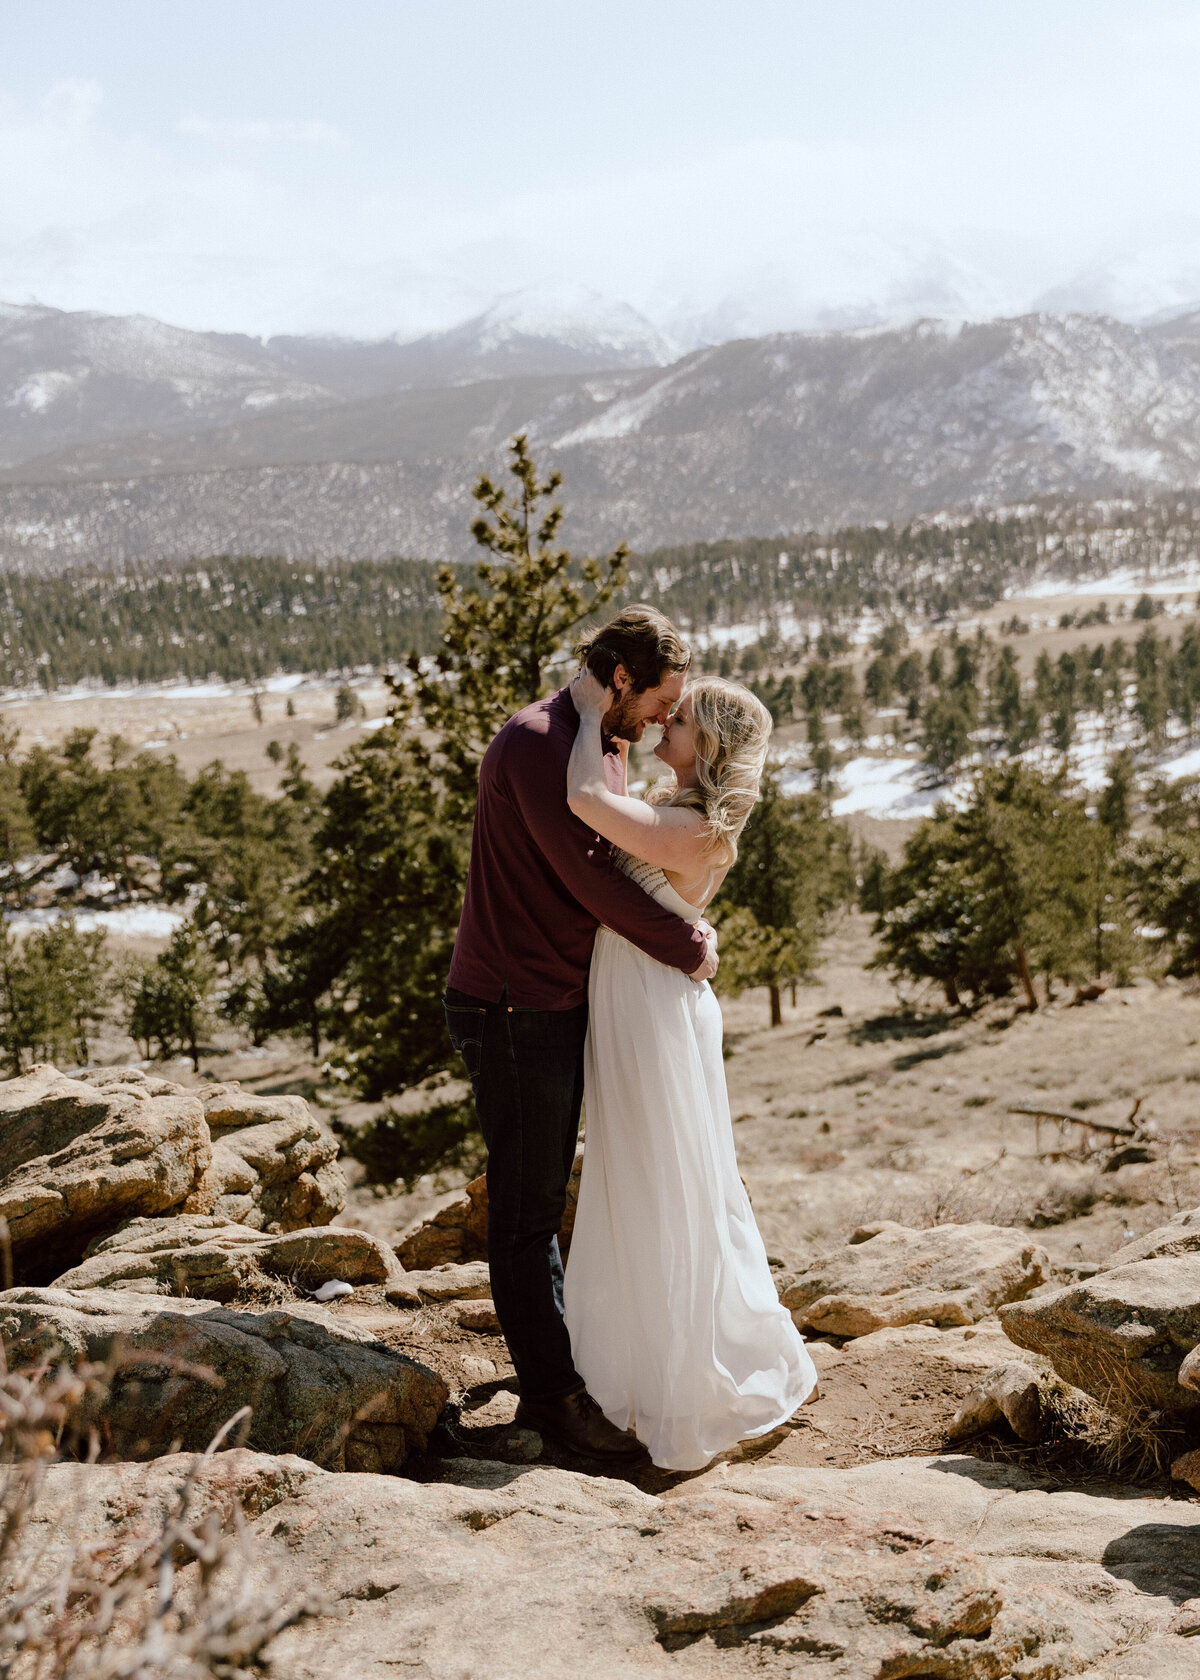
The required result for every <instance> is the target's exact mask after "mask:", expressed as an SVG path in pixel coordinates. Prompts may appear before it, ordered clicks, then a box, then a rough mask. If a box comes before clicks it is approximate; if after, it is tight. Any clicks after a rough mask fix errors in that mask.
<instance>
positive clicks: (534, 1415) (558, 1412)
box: [515, 1388, 645, 1459]
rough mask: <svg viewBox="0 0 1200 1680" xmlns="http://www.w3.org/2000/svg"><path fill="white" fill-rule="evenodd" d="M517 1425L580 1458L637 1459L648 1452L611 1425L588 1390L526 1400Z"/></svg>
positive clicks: (630, 1437)
mask: <svg viewBox="0 0 1200 1680" xmlns="http://www.w3.org/2000/svg"><path fill="white" fill-rule="evenodd" d="M515 1422H516V1423H518V1424H519V1425H520V1426H521V1427H522V1428H523V1429H536V1430H537V1432H538V1434H539V1435H545V1436H546V1438H547V1440H550V1441H553V1442H554V1444H555V1446H558V1447H565V1448H566V1450H567V1451H568V1452H573V1453H578V1454H579V1456H580V1458H606V1459H620V1458H637V1457H638V1456H639V1455H640V1454H641V1453H643V1452H644V1451H645V1448H644V1447H643V1446H642V1444H641V1442H640V1441H637V1440H635V1439H634V1437H633V1436H632V1435H623V1434H622V1433H621V1431H620V1430H619V1429H617V1428H615V1427H614V1426H613V1425H612V1424H611V1423H609V1421H608V1419H607V1418H606V1417H605V1415H604V1413H603V1412H602V1411H601V1410H600V1408H599V1406H598V1405H597V1404H596V1402H595V1401H594V1400H593V1399H592V1397H591V1395H590V1394H589V1393H588V1391H587V1389H586V1388H577V1389H576V1390H575V1392H574V1393H573V1394H564V1395H562V1396H561V1397H560V1398H559V1399H557V1400H522V1401H521V1402H520V1404H519V1405H518V1406H517V1415H516V1419H515Z"/></svg>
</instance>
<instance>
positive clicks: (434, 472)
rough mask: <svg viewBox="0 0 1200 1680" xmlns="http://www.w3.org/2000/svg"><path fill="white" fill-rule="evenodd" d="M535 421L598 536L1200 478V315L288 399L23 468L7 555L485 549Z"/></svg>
mask: <svg viewBox="0 0 1200 1680" xmlns="http://www.w3.org/2000/svg"><path fill="white" fill-rule="evenodd" d="M484 330H485V329H483V328H474V329H473V336H472V340H471V341H472V343H474V344H476V345H479V344H480V343H482V342H483V334H484ZM514 336H515V337H516V338H517V339H520V338H521V337H523V336H528V337H535V338H536V335H532V334H531V335H524V334H522V333H521V332H519V331H518V332H516V333H515V335H514ZM499 342H500V343H503V342H505V340H504V339H503V337H501V339H500V340H499ZM399 348H403V347H399ZM614 354H615V352H614ZM517 430H525V431H527V432H528V433H529V434H530V437H531V439H532V440H533V443H534V445H535V448H536V450H537V453H538V456H539V459H540V460H541V461H542V462H543V463H544V464H554V465H557V466H559V467H561V468H562V470H563V472H564V475H565V486H566V488H565V495H566V500H567V505H568V510H569V538H570V540H571V541H572V542H574V543H576V544H578V545H579V546H589V547H596V546H599V545H602V544H607V543H610V542H615V541H617V540H622V539H623V540H627V541H630V542H631V543H633V544H635V545H637V546H639V547H642V548H645V547H652V546H655V545H659V544H669V543H672V542H690V541H696V540H705V539H713V538H719V537H724V536H743V535H748V534H759V535H770V534H772V533H780V534H783V533H787V532H790V531H794V530H797V529H812V528H821V527H827V526H832V525H837V524H843V523H856V522H862V521H871V520H903V519H905V518H908V517H910V516H911V515H914V514H920V513H928V512H931V511H935V510H938V509H942V508H955V507H964V506H975V507H978V506H996V505H1000V504H1012V503H1014V502H1022V501H1025V500H1028V499H1030V498H1033V497H1036V496H1041V495H1068V496H1084V497H1094V496H1107V495H1110V494H1121V493H1124V492H1127V491H1135V492H1139V493H1140V492H1144V491H1146V490H1147V489H1149V490H1152V491H1155V490H1157V491H1164V492H1166V491H1170V490H1174V489H1196V488H1200V312H1196V311H1192V312H1185V313H1183V314H1180V315H1178V316H1173V317H1171V318H1169V319H1167V320H1165V321H1157V322H1154V323H1151V324H1149V325H1145V326H1140V327H1139V326H1133V325H1130V324H1128V323H1125V322H1121V321H1116V320H1112V319H1109V318H1105V317H1101V316H1092V315H1069V314H1068V315H1064V314H1050V313H1042V314H1035V315H1027V316H1022V317H1018V318H1016V319H1005V320H995V321H987V322H976V323H957V324H955V323H947V322H940V321H921V322H916V323H913V324H910V325H908V326H903V327H888V328H860V329H857V330H855V331H850V332H813V333H778V334H774V335H771V336H767V337H762V338H752V339H742V340H737V341H734V342H731V343H727V344H722V345H718V346H716V347H713V348H709V349H702V350H697V351H694V352H693V353H691V354H690V355H687V356H684V357H681V358H680V359H679V360H677V361H675V362H673V363H671V364H670V365H669V366H666V367H648V368H642V369H640V370H638V369H625V370H623V371H615V372H587V373H560V374H556V375H545V376H541V377H520V378H499V377H491V378H488V379H486V380H480V381H477V382H475V383H470V384H450V383H445V384H443V385H441V386H440V387H436V388H435V387H431V386H422V387H420V388H418V387H416V386H413V387H410V388H408V389H404V390H395V389H393V390H391V391H389V392H386V393H384V394H382V395H373V396H370V397H366V398H363V397H358V398H353V399H349V398H343V399H342V400H340V401H328V400H326V401H312V400H307V399H306V400H305V401H303V402H296V403H290V404H288V403H282V402H280V403H277V404H276V405H274V406H273V407H268V408H265V409H263V410H262V411H260V412H259V413H257V414H248V413H246V412H244V411H243V413H242V415H241V417H240V418H239V419H238V421H237V423H236V424H235V425H226V426H212V425H208V426H193V427H191V428H188V429H184V428H182V427H180V428H177V429H176V430H175V431H174V432H171V433H169V434H167V433H164V432H158V433H156V434H154V435H153V436H152V437H149V436H147V435H145V434H141V435H132V436H127V437H124V438H120V439H112V440H111V441H106V442H100V443H96V444H89V445H86V446H81V447H79V448H77V449H75V450H68V451H60V452H59V453H57V454H56V455H53V456H43V457H42V458H41V459H39V460H37V461H35V462H29V463H28V464H27V465H26V466H24V467H22V468H17V469H11V470H9V471H8V472H6V473H0V558H3V557H7V558H8V559H9V560H21V561H23V562H25V563H31V564H38V563H41V564H55V563H62V562H63V561H64V560H66V559H69V558H84V557H86V558H92V559H98V560H107V559H116V558H120V557H133V556H141V557H144V558H146V559H152V558H154V557H156V556H160V555H161V556H168V555H180V556H183V555H188V554H197V553H205V552H208V553H214V552H215V553H220V552H241V553H248V552H266V553H281V552H283V553H289V554H294V555H296V556H298V557H299V556H308V555H312V556H317V557H320V556H334V555H353V556H364V557H365V556H381V555H388V554H395V553H409V554H426V555H445V556H448V557H456V556H461V555H463V554H465V553H468V552H469V551H470V546H471V545H470V538H469V535H468V532H469V524H470V498H469V491H470V486H471V483H472V482H473V480H474V478H475V477H476V475H477V474H478V472H479V471H480V470H481V469H484V468H486V469H487V470H489V471H493V472H494V471H495V470H496V469H497V467H498V466H499V465H500V462H501V458H502V452H503V447H504V444H505V441H506V439H507V438H509V437H511V435H512V434H513V433H514V432H515V431H517Z"/></svg>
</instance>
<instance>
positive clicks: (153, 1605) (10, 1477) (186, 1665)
mask: <svg viewBox="0 0 1200 1680" xmlns="http://www.w3.org/2000/svg"><path fill="white" fill-rule="evenodd" d="M109 1375H110V1373H109V1372H107V1371H106V1370H105V1369H103V1368H101V1367H77V1368H74V1369H73V1368H71V1367H70V1366H65V1365H64V1366H60V1367H58V1368H54V1367H52V1366H50V1365H48V1364H43V1365H40V1366H37V1367H33V1368H30V1369H26V1370H18V1371H13V1372H5V1373H4V1374H3V1375H0V1440H2V1463H0V1590H2V1597H0V1674H2V1675H4V1676H5V1680H167V1677H168V1676H169V1677H170V1680H250V1677H251V1676H253V1675H255V1674H258V1673H261V1671H262V1665H263V1662H264V1658H265V1653H266V1651H267V1648H268V1646H269V1645H270V1643H271V1641H272V1639H274V1637H275V1636H276V1635H277V1634H278V1633H279V1632H280V1631H281V1630H282V1629H283V1628H285V1627H289V1626H291V1625H292V1624H293V1623H295V1622H297V1621H300V1620H301V1619H303V1618H305V1617H307V1616H309V1615H311V1614H313V1613H315V1611H316V1609H317V1606H316V1604H315V1602H313V1601H312V1600H311V1599H310V1598H309V1597H308V1596H307V1595H297V1594H294V1593H291V1594H287V1593H281V1592H275V1591H273V1590H271V1588H270V1587H267V1588H265V1589H264V1588H263V1587H262V1586H261V1585H256V1584H255V1583H254V1575H253V1571H252V1569H251V1567H250V1565H251V1558H250V1555H249V1550H248V1544H247V1539H246V1535H245V1532H244V1528H243V1525H242V1522H241V1513H240V1510H238V1509H237V1508H236V1507H235V1509H234V1512H233V1514H232V1517H231V1519H229V1520H226V1521H223V1520H222V1518H221V1516H220V1514H219V1512H217V1511H215V1510H213V1509H208V1510H204V1509H201V1508H200V1506H201V1505H202V1500H201V1499H200V1498H199V1496H198V1492H197V1486H196V1479H197V1473H198V1471H199V1470H200V1468H201V1466H202V1465H203V1464H204V1462H205V1460H207V1459H209V1458H211V1456H212V1454H213V1453H215V1452H216V1451H217V1450H218V1448H219V1447H220V1446H221V1445H222V1442H223V1439H224V1437H225V1436H226V1435H227V1434H228V1433H229V1431H230V1430H231V1429H233V1428H234V1427H236V1425H237V1424H238V1423H239V1422H240V1421H241V1420H242V1417H243V1415H244V1411H245V1409H243V1412H241V1413H238V1414H236V1415H235V1416H234V1417H233V1418H231V1419H229V1421H228V1423H226V1424H225V1426H224V1427H223V1428H222V1430H221V1431H220V1433H219V1435H218V1436H217V1437H216V1438H215V1439H214V1440H213V1442H212V1443H211V1444H210V1446H209V1448H208V1450H207V1452H206V1453H204V1454H199V1455H197V1456H196V1458H195V1459H194V1460H193V1462H192V1465H191V1468H190V1469H189V1470H188V1472H187V1473H186V1475H185V1476H184V1477H183V1480H182V1482H181V1484H180V1486H179V1488H178V1489H177V1490H176V1492H175V1494H174V1496H173V1498H171V1499H170V1500H169V1501H168V1504H167V1508H166V1510H165V1513H163V1514H162V1515H161V1516H160V1517H157V1518H154V1519H151V1518H149V1517H148V1518H146V1519H145V1521H144V1525H143V1527H142V1528H141V1529H140V1530H139V1531H135V1532H134V1533H132V1534H131V1535H127V1536H126V1537H125V1538H124V1541H123V1544H122V1546H121V1548H120V1551H119V1555H114V1553H113V1550H112V1548H111V1547H110V1546H109V1545H107V1544H106V1543H105V1541H104V1539H103V1538H102V1537H97V1536H95V1535H88V1534H83V1533H80V1534H63V1533H61V1532H58V1531H55V1532H54V1533H53V1545H52V1548H51V1546H50V1545H48V1544H47V1543H45V1542H39V1540H38V1538H37V1530H38V1528H39V1527H44V1526H45V1525H44V1524H41V1525H39V1524H38V1523H37V1522H36V1521H35V1519H36V1517H37V1513H38V1506H39V1500H42V1499H44V1497H45V1495H46V1481H47V1472H48V1470H49V1468H50V1466H51V1465H52V1464H53V1463H54V1462H55V1461H56V1459H57V1458H58V1457H59V1454H60V1451H61V1449H62V1448H63V1447H64V1446H66V1445H70V1446H71V1447H72V1448H73V1449H74V1451H75V1453H76V1454H77V1455H81V1456H84V1457H85V1458H86V1459H87V1460H89V1461H94V1459H95V1456H96V1450H97V1448H96V1442H95V1440H94V1439H93V1440H92V1441H90V1442H85V1441H80V1440H79V1438H78V1432H77V1429H76V1422H75V1420H76V1419H77V1418H78V1416H79V1415H80V1411H81V1408H82V1406H83V1404H84V1401H85V1400H86V1399H87V1398H88V1396H89V1393H90V1392H91V1391H92V1390H94V1389H95V1388H96V1387H99V1386H103V1385H104V1383H105V1382H106V1380H107V1378H108V1376H109Z"/></svg>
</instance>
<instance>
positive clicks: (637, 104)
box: [0, 0, 1200, 336]
mask: <svg viewBox="0 0 1200 1680" xmlns="http://www.w3.org/2000/svg"><path fill="white" fill-rule="evenodd" d="M570 284H573V285H576V286H578V285H586V286H589V287H592V288H594V289H595V290H597V291H598V292H600V293H603V294H605V295H607V296H612V297H617V298H623V299H626V300H628V301H629V302H631V303H632V304H634V305H635V306H636V307H638V308H640V309H642V310H643V311H645V312H646V313H647V314H649V315H650V316H651V317H652V318H653V319H654V320H656V321H657V322H659V323H660V324H663V325H666V326H667V327H668V328H669V329H670V330H674V331H676V332H678V333H682V334H684V335H685V336H688V335H692V336H695V335H696V334H701V335H703V334H708V335H719V334H722V333H726V332H731V331H734V330H749V331H754V330H765V329H768V328H771V327H791V326H806V325H814V324H822V323H834V324H836V323H840V322H846V323H853V322H857V321H862V320H869V319H874V318H879V317H881V316H882V317H894V316H903V315H912V314H914V313H917V312H938V311H942V312H946V313H958V312H964V313H972V314H977V315H978V314H989V313H996V312H1011V311H1013V310H1017V309H1023V308H1027V307H1029V306H1030V305H1032V304H1033V303H1035V302H1039V301H1040V302H1050V303H1052V304H1055V305H1060V306H1061V305H1074V306H1082V307H1109V308H1112V309H1114V310H1116V311H1118V312H1121V313H1125V314H1129V315H1136V314H1143V313H1147V312H1149V311H1152V310H1156V309H1162V308H1165V307H1172V306H1179V305H1182V304H1184V303H1187V302H1189V301H1198V302H1200V0H836V3H832V0H817V3H815V4H810V3H809V0H738V3H737V4H736V5H734V4H730V3H728V0H723V3H720V4H718V3H716V0H508V4H503V5H502V4H497V0H232V3H231V0H36V3H33V4H31V3H30V0H0V299H7V300H9V301H16V302H22V301H27V300H29V299H31V298H36V299H38V300H40V301H43V302H46V303H52V304H56V305H60V306H62V307H67V308H95V309H103V310H111V311H115V312H120V313H125V312H130V311H134V310H140V311H144V312H146V313H149V314H153V315H158V316H161V317H163V318H165V319H168V320H172V321H177V322H179V323H181V324H183V325H187V326H196V327H220V328H240V329H243V330H247V331H252V332H271V331H280V330H282V331H294V330H300V331H304V330H333V331H340V332H347V333H355V334H375V333H384V332H391V331H396V330H400V331H403V332H416V331H420V330H425V329H428V328H430V327H435V326H442V325H448V324H450V323H451V322H452V321H455V320H457V319H460V318H462V317H463V316H465V315H467V314H469V313H472V312H473V311H475V310H477V309H479V308H482V307H483V306H485V305H486V304H487V303H488V302H489V301H490V300H491V299H492V298H493V297H495V296H496V295H497V294H500V293H505V292H509V291H512V290H516V289H520V288H524V287H529V286H550V287H559V286H562V285H570Z"/></svg>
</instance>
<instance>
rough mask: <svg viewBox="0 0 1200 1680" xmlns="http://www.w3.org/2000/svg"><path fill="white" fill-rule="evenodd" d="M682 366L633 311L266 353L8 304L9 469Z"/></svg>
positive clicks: (162, 328) (230, 341)
mask: <svg viewBox="0 0 1200 1680" xmlns="http://www.w3.org/2000/svg"><path fill="white" fill-rule="evenodd" d="M677 354H678V350H677V347H676V346H674V345H673V344H671V343H670V342H669V341H668V340H667V339H665V338H664V337H663V335H662V334H661V333H660V332H659V331H658V330H657V329H656V328H655V327H653V326H651V324H650V322H649V321H647V320H645V319H644V318H643V317H642V316H640V315H639V314H638V313H637V311H636V310H634V309H631V308H630V307H629V305H628V304H623V303H617V302H613V301H612V300H610V299H606V298H602V297H600V296H599V295H598V294H596V293H590V292H586V291H583V290H581V289H574V290H571V291H560V292H557V293H553V292H551V293H545V292H538V293H534V292H524V293H514V294H512V295H510V296H508V297H505V298H501V299H499V300H498V301H497V302H496V303H495V304H493V305H492V307H491V308H490V309H488V310H485V311H484V312H483V313H482V314H480V315H477V316H475V317H473V318H472V319H471V320H469V321H464V322H462V323H461V324H460V325H459V326H457V327H454V328H453V329H451V330H450V331H448V332H441V333H432V334H428V335H426V336H424V337H422V338H416V339H410V340H407V341H404V340H400V339H398V338H385V339H379V340H375V341H359V340H354V339H340V338H320V337H307V338H306V337H296V336H292V337H276V338H269V339H266V340H260V339H255V338H250V337H248V336H246V335H244V334H239V333H210V332H191V331H189V330H188V329H186V328H184V327H173V326H168V325H167V324H166V323H165V322H162V321H155V320H153V319H151V318H150V317H149V316H144V315H128V316H117V315H101V314H95V313H91V312H84V311H77V312H68V311H66V310H61V309H50V308H47V307H46V306H44V305H41V304H0V466H3V467H13V466H17V465H20V464H21V463H22V462H25V461H29V460H31V459H36V458H37V457H39V456H42V455H45V454H52V453H55V452H57V451H60V450H63V449H70V448H74V447H78V446H80V445H88V444H97V443H101V442H103V441H104V440H106V439H109V438H113V437H119V436H129V435H137V434H140V433H143V432H145V433H152V434H158V433H160V432H167V433H169V432H173V431H177V430H186V429H189V428H192V429H194V428H196V427H212V426H221V425H228V424H231V423H236V422H238V421H240V420H242V419H245V418H248V417H252V416H253V415H255V414H258V413H261V412H262V411H263V410H265V409H274V408H283V409H285V410H288V411H296V410H299V409H308V408H311V407H314V406H320V405H322V404H329V403H334V402H339V401H345V400H353V399H361V398H369V397H374V396H380V395H384V394H386V393H389V392H396V391H401V390H406V389H408V388H410V387H412V386H424V385H428V386H443V385H459V384H466V383H469V382H472V381H476V380H486V379H494V378H511V377H513V376H517V377H529V376H554V375H559V374H579V373H585V372H595V371H597V370H602V369H612V368H630V367H638V368H640V367H651V366H660V365H662V364H664V363H666V362H669V361H673V360H674V359H675V357H676V355H677Z"/></svg>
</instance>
